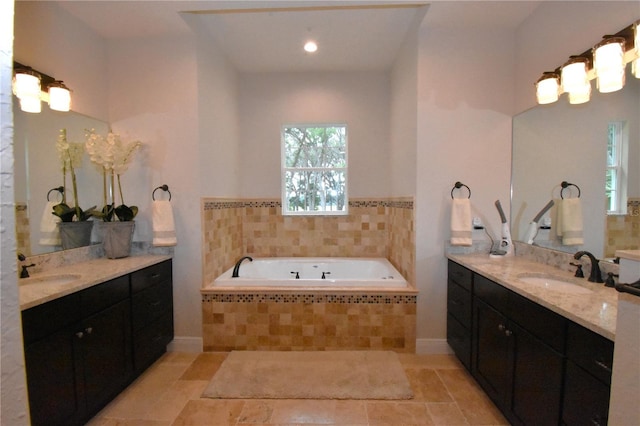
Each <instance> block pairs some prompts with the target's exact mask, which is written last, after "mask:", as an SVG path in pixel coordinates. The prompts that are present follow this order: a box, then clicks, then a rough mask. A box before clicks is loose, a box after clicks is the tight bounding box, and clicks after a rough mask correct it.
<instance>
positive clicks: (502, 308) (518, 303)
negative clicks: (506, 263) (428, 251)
mask: <svg viewBox="0 0 640 426" xmlns="http://www.w3.org/2000/svg"><path fill="white" fill-rule="evenodd" d="M461 271H462V272H461ZM465 271H466V272H465ZM460 277H465V279H464V280H463V281H465V282H466V283H467V284H468V285H466V286H464V287H463V288H465V289H467V291H468V294H467V293H463V292H461V290H460V287H462V286H460V285H458V286H457V287H456V286H452V284H455V285H457V283H458V282H459V281H460ZM447 288H448V291H447V294H448V298H449V299H448V303H447V307H448V309H447V311H448V312H447V340H448V342H449V344H450V346H451V347H452V349H453V351H454V353H455V354H456V356H458V358H460V361H461V362H462V363H463V364H464V365H465V366H467V368H469V367H468V365H469V361H468V355H467V354H468V353H470V354H471V362H470V365H471V368H470V371H471V374H472V376H473V377H474V378H475V379H476V381H477V382H478V383H479V384H480V386H481V387H482V388H483V389H484V390H485V392H486V393H487V395H488V396H489V397H490V398H491V399H492V400H493V401H494V403H495V404H496V406H497V407H498V408H499V409H500V410H501V411H502V412H503V414H504V415H505V417H506V418H507V419H508V420H509V421H510V422H511V423H512V424H514V425H559V424H562V425H569V426H572V425H584V424H590V425H598V424H600V425H605V424H606V423H607V412H608V407H609V387H610V383H611V366H612V361H613V342H611V341H610V340H608V339H606V338H604V337H602V336H601V335H599V334H597V333H594V332H592V331H590V330H588V329H586V328H585V327H582V326H581V325H578V324H576V323H574V322H572V321H571V320H569V319H567V318H565V317H563V316H561V315H559V314H556V313H555V312H553V311H551V310H549V309H547V308H545V307H543V306H541V305H539V304H537V303H535V302H533V301H531V300H530V299H528V298H526V297H523V296H521V295H519V294H517V293H515V292H513V291H511V290H509V289H507V288H506V287H503V286H501V285H500V284H497V283H495V282H493V281H491V280H489V279H487V278H486V277H484V276H482V275H480V274H477V273H473V272H471V271H470V270H468V269H466V268H464V267H463V266H461V265H459V264H457V263H455V262H452V261H449V276H448V283H447ZM461 295H463V296H461ZM467 296H468V297H470V298H471V300H470V301H469V299H468V298H467ZM467 302H468V306H470V308H468V307H467ZM461 306H465V308H464V310H463V311H464V312H467V309H471V312H472V315H471V317H470V319H469V322H468V323H465V326H462V323H463V322H462V321H464V320H463V319H461V318H464V315H461V313H460V309H461ZM452 319H453V320H455V321H456V322H455V323H454V324H456V325H457V326H459V329H461V330H463V332H460V333H450V327H449V323H450V321H451V320H452ZM467 327H468V328H467ZM454 330H456V329H455V327H454ZM469 330H470V331H469ZM466 331H469V333H466ZM452 336H453V338H452ZM458 336H464V337H463V338H462V337H461V338H458ZM462 341H464V342H465V344H464V346H462V347H463V348H465V349H464V350H462V351H461V350H460V347H461V345H460V344H459V342H462ZM469 342H470V343H469ZM467 343H469V345H470V349H469V350H466V348H467V346H466V344H467ZM461 354H462V356H461Z"/></svg>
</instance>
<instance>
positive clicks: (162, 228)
mask: <svg viewBox="0 0 640 426" xmlns="http://www.w3.org/2000/svg"><path fill="white" fill-rule="evenodd" d="M151 221H152V222H153V245H154V246H175V245H176V244H178V239H177V237H176V227H175V223H174V221H173V209H172V207H171V203H170V202H169V201H167V200H155V201H154V202H153V206H152V215H151Z"/></svg>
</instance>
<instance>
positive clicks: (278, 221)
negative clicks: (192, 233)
mask: <svg viewBox="0 0 640 426" xmlns="http://www.w3.org/2000/svg"><path fill="white" fill-rule="evenodd" d="M281 210H282V207H281V204H280V201H279V200H226V199H216V198H204V199H203V200H202V218H203V241H202V249H203V253H202V258H203V260H204V261H203V274H202V275H203V282H204V286H206V285H207V284H208V283H211V282H213V280H214V279H215V278H216V277H218V276H219V275H220V274H222V273H223V272H224V271H225V270H227V269H228V268H230V267H231V266H233V264H234V263H235V261H236V260H237V259H238V258H240V257H241V256H244V255H250V256H256V257H299V256H311V257H384V258H387V259H389V260H390V261H391V263H393V265H394V266H395V267H396V269H398V271H399V272H400V273H401V274H402V275H403V276H404V277H405V278H406V280H407V281H408V282H409V283H410V284H411V285H412V286H413V285H414V283H415V278H414V270H415V267H414V263H415V232H414V209H413V199H412V198H394V199H366V200H364V199H355V200H354V199H352V200H351V201H350V202H349V215H348V216H283V215H282V214H281Z"/></svg>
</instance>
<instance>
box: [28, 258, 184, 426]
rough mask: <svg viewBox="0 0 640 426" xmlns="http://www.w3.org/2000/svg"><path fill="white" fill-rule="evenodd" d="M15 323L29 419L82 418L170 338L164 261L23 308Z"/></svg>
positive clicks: (71, 421)
mask: <svg viewBox="0 0 640 426" xmlns="http://www.w3.org/2000/svg"><path fill="white" fill-rule="evenodd" d="M160 277H161V279H160ZM134 289H135V290H134ZM22 327H23V338H24V344H25V364H26V373H27V386H28V394H29V406H30V413H31V422H32V424H33V425H47V426H52V425H65V426H68V425H79V424H84V422H86V421H87V420H88V419H89V418H90V417H91V416H93V415H94V414H95V413H97V412H98V411H99V410H100V409H102V408H103V407H104V406H105V405H106V404H107V403H108V402H109V401H110V400H111V399H113V397H115V396H116V395H117V394H118V393H119V392H121V391H122V390H123V389H124V388H125V387H126V386H127V385H128V384H129V383H130V382H131V381H132V380H133V379H134V378H135V377H137V375H139V374H140V373H141V372H142V371H143V370H144V369H145V368H146V367H147V366H149V365H150V364H151V363H152V362H153V361H155V360H156V359H157V358H158V357H160V356H161V355H162V354H163V353H164V352H165V350H166V345H167V344H168V343H169V341H170V340H171V339H173V303H172V280H171V260H168V261H166V262H162V263H160V264H157V265H154V266H151V267H149V268H145V269H143V270H141V271H137V272H134V273H133V274H130V275H124V276H122V277H119V278H116V279H113V280H110V281H107V282H104V283H102V284H98V285H95V286H93V287H89V288H87V289H85V290H81V291H78V292H76V293H73V294H70V295H68V296H63V297H61V298H58V299H55V300H52V301H50V302H47V303H44V304H41V305H38V306H35V307H33V308H29V309H26V310H24V311H22ZM136 348H137V349H136Z"/></svg>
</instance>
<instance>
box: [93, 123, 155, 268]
mask: <svg viewBox="0 0 640 426" xmlns="http://www.w3.org/2000/svg"><path fill="white" fill-rule="evenodd" d="M141 146H142V143H141V142H139V141H132V142H128V143H126V142H124V141H123V140H122V138H121V137H120V135H118V134H116V133H113V132H111V131H110V132H109V133H108V134H107V135H106V136H102V135H99V134H97V133H96V132H95V131H94V130H93V129H92V130H90V131H87V133H86V141H85V148H86V150H87V153H88V154H89V158H90V159H91V161H92V162H93V163H94V164H95V165H96V166H98V168H99V169H100V171H101V172H102V194H103V203H104V204H103V205H104V207H102V210H101V211H100V212H99V213H98V214H97V216H98V217H100V218H101V219H102V220H103V222H104V223H103V227H104V236H103V246H104V249H105V255H106V256H107V257H108V258H120V257H127V256H129V254H130V252H131V240H132V238H133V230H134V227H135V223H134V218H135V217H136V215H137V214H138V207H137V206H128V205H126V204H125V203H124V197H123V195H122V180H121V177H122V175H123V174H124V173H125V172H126V171H127V169H128V168H129V165H130V164H131V161H132V160H133V158H134V157H135V153H136V152H137V151H138V150H139V149H140V148H141ZM116 183H117V192H118V195H119V196H120V205H118V206H116V202H115V199H116V194H115V192H116Z"/></svg>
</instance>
